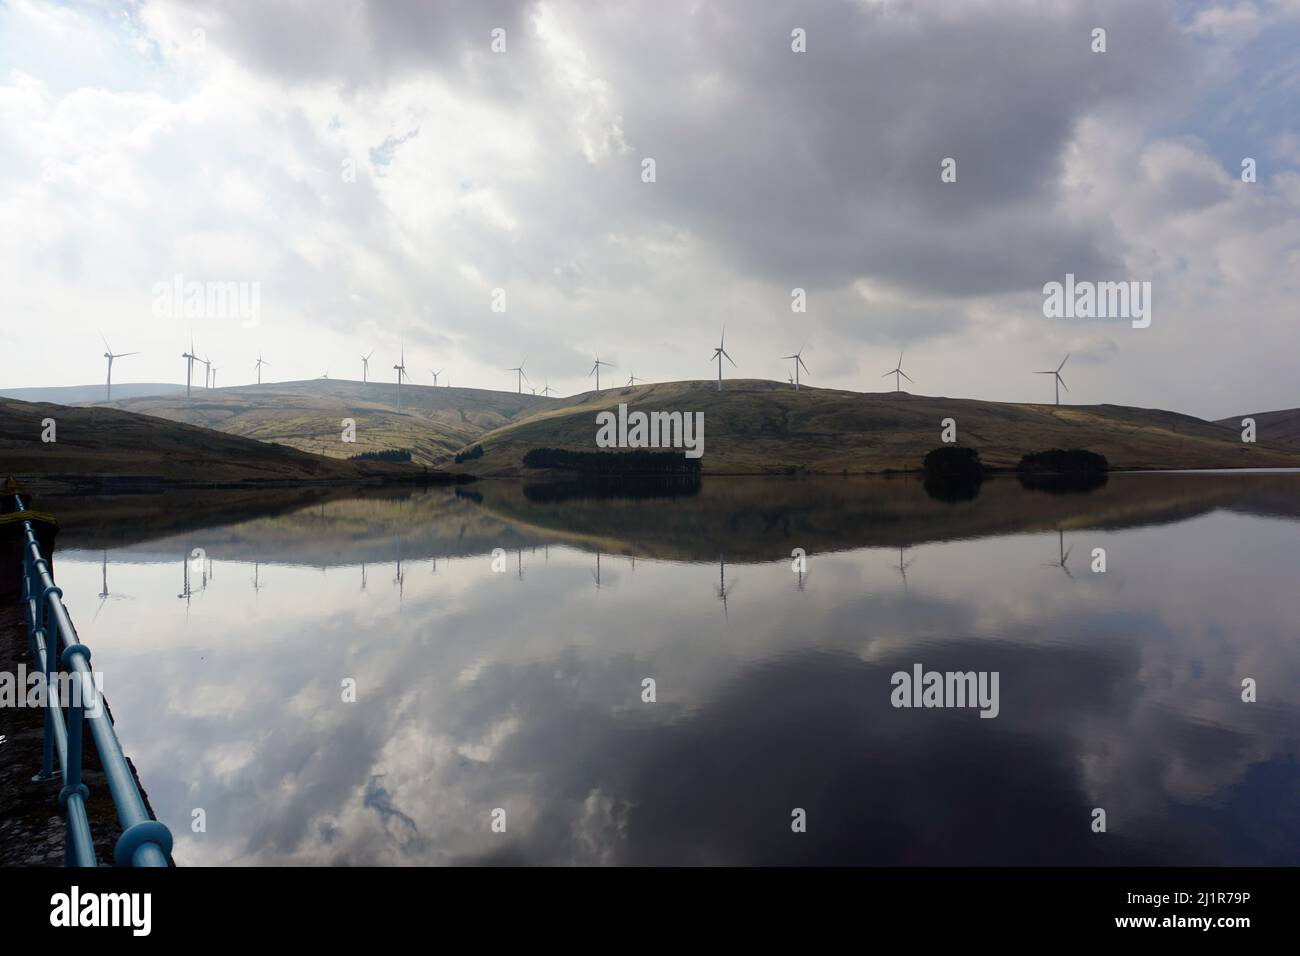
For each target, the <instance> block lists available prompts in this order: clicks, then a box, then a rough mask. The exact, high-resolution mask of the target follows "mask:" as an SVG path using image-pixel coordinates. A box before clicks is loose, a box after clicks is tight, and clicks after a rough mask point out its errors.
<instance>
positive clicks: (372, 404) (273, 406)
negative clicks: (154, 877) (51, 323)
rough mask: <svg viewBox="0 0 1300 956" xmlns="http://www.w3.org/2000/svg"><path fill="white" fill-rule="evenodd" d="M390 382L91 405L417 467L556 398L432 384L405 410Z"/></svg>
mask: <svg viewBox="0 0 1300 956" xmlns="http://www.w3.org/2000/svg"><path fill="white" fill-rule="evenodd" d="M396 398H397V386H396V385H395V384H394V383H392V382H388V383H382V382H370V383H368V384H363V383H361V382H352V381H346V380H342V379H313V380H309V381H303V382H281V383H276V384H268V385H240V386H235V387H231V388H214V389H195V390H194V391H193V393H192V397H191V398H190V399H186V397H185V395H184V393H183V392H182V393H180V394H178V395H168V396H161V397H159V396H153V397H145V398H126V399H121V400H118V399H114V400H113V401H112V402H111V403H102V402H101V403H96V404H97V405H98V406H100V407H109V408H119V409H122V410H124V411H130V412H137V413H140V414H144V415H153V416H156V417H158V418H166V419H169V420H171V421H174V422H185V423H187V424H190V425H201V426H203V427H204V428H212V429H216V430H217V431H222V432H226V433H228V434H231V435H239V436H241V437H244V438H255V439H257V440H258V441H264V442H278V443H279V444H281V445H287V446H289V447H291V448H298V449H301V450H303V451H310V452H313V453H316V454H320V455H325V456H327V457H331V458H347V457H350V456H352V455H356V454H359V453H361V452H365V451H384V450H387V449H397V448H404V449H407V450H409V451H410V452H411V460H412V461H413V462H415V463H417V464H422V465H432V464H437V463H441V462H444V461H447V460H448V459H450V458H451V457H452V456H453V455H454V454H455V453H456V452H457V451H459V450H460V449H461V448H463V447H465V446H466V445H468V444H470V443H472V442H473V441H475V440H477V439H478V437H479V436H480V435H482V434H483V433H485V432H488V431H491V430H492V429H494V428H499V427H500V426H502V425H505V424H507V423H509V422H510V421H511V420H512V419H513V418H514V417H515V416H517V415H518V414H520V413H521V412H532V411H536V410H538V409H539V408H544V407H547V406H549V405H554V404H559V402H560V400H559V399H553V398H542V397H539V396H536V395H519V394H516V393H514V392H496V391H490V390H487V389H479V388H441V387H440V388H434V387H433V386H431V385H403V386H402V407H401V410H400V411H398V410H397V406H396ZM345 418H350V419H352V420H353V421H355V422H356V442H355V443H352V444H349V443H345V442H343V441H342V440H341V437H340V436H341V434H342V427H343V426H342V421H343V419H345Z"/></svg>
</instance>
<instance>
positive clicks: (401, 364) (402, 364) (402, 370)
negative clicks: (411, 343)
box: [393, 345, 411, 411]
mask: <svg viewBox="0 0 1300 956" xmlns="http://www.w3.org/2000/svg"><path fill="white" fill-rule="evenodd" d="M393 371H394V372H396V373H397V410H398V411H401V410H402V376H403V375H406V346H405V345H403V346H402V353H401V358H400V359H399V360H398V363H397V364H396V365H394V366H393ZM406 379H407V381H410V379H411V376H409V375H406Z"/></svg>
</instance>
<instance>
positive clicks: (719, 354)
mask: <svg viewBox="0 0 1300 956" xmlns="http://www.w3.org/2000/svg"><path fill="white" fill-rule="evenodd" d="M713 358H715V359H717V360H718V391H719V392H720V391H722V360H723V358H726V360H727V361H728V362H731V367H732V368H735V367H736V363H735V361H734V360H733V359H732V357H731V356H730V355H728V354H727V327H726V326H725V325H724V326H723V327H722V337H721V338H720V339H719V340H718V347H717V348H716V349H714V350H713Z"/></svg>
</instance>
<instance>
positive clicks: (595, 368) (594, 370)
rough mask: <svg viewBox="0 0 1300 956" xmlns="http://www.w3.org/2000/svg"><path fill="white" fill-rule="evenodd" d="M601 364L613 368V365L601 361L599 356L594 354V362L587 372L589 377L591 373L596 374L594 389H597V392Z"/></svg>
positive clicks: (598, 389)
mask: <svg viewBox="0 0 1300 956" xmlns="http://www.w3.org/2000/svg"><path fill="white" fill-rule="evenodd" d="M602 365H603V366H605V367H606V368H613V367H614V366H613V365H611V364H610V363H609V362H602V361H601V360H600V356H599V355H597V356H596V364H595V365H593V366H592V367H591V371H590V372H588V373H587V378H591V376H592V375H595V376H596V391H598V392H599V391H600V367H601V366H602Z"/></svg>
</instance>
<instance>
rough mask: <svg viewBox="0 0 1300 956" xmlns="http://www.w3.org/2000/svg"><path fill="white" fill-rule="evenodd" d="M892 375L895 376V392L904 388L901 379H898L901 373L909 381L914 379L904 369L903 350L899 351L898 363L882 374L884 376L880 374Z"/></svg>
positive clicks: (886, 376) (884, 376)
mask: <svg viewBox="0 0 1300 956" xmlns="http://www.w3.org/2000/svg"><path fill="white" fill-rule="evenodd" d="M891 375H892V376H894V391H895V392H901V391H902V390H903V389H902V388H901V383H900V382H899V380H898V377H899V376H900V375H901V376H903V378H905V379H907V380H908V381H909V382H911V381H912V376H910V375H908V374H907V373H906V372H904V371H903V353H902V352H899V353H898V364H897V365H895V366H894V367H893V368H891V369H890V370H889V371H888V372H886V373H885V374H884V375H882V376H880V377H881V378H889V376H891ZM913 384H915V383H913Z"/></svg>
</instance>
